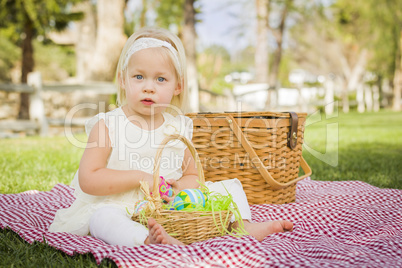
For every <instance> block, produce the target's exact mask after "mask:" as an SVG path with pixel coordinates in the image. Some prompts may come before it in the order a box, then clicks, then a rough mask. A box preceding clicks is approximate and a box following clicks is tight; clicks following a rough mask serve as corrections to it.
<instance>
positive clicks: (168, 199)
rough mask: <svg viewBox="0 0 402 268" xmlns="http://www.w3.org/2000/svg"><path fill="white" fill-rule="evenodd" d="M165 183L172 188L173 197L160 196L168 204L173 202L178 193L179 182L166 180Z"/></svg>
mask: <svg viewBox="0 0 402 268" xmlns="http://www.w3.org/2000/svg"><path fill="white" fill-rule="evenodd" d="M165 181H166V183H167V184H169V185H171V186H172V187H173V195H172V196H171V197H169V196H166V195H165V196H162V199H163V200H165V201H166V202H168V203H169V202H171V201H173V200H174V198H175V196H176V194H177V193H178V192H180V187H179V182H178V181H177V180H175V179H166V180H165Z"/></svg>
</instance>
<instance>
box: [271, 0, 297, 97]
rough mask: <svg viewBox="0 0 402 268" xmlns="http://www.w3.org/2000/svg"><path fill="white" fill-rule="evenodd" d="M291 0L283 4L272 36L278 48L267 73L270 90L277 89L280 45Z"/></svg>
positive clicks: (280, 57) (280, 54) (280, 58)
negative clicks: (278, 21) (276, 27)
mask: <svg viewBox="0 0 402 268" xmlns="http://www.w3.org/2000/svg"><path fill="white" fill-rule="evenodd" d="M291 3H292V0H288V1H286V2H285V4H284V5H285V6H284V7H283V10H282V16H281V22H280V24H279V28H278V30H277V31H276V34H274V36H275V37H276V43H277V46H278V48H277V49H276V50H275V53H274V59H273V62H272V69H271V71H270V73H269V86H270V88H275V89H276V88H277V85H278V80H279V68H280V66H281V60H282V44H283V33H284V32H285V26H286V18H287V15H288V11H289V6H290V5H291Z"/></svg>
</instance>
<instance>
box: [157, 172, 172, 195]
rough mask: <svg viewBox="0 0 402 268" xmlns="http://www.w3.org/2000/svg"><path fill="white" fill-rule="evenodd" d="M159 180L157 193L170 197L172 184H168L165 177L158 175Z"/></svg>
mask: <svg viewBox="0 0 402 268" xmlns="http://www.w3.org/2000/svg"><path fill="white" fill-rule="evenodd" d="M160 178H161V182H160V184H159V194H160V195H161V197H162V196H168V197H172V196H173V188H172V185H170V184H168V183H167V182H166V181H165V179H164V178H163V177H162V176H160Z"/></svg>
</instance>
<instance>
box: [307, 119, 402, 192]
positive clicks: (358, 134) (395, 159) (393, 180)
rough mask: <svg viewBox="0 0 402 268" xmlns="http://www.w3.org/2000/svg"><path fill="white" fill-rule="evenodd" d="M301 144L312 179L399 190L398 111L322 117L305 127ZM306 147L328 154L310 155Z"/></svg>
mask: <svg viewBox="0 0 402 268" xmlns="http://www.w3.org/2000/svg"><path fill="white" fill-rule="evenodd" d="M313 119H314V117H313V116H311V117H310V118H309V121H315V120H313ZM327 128H328V129H329V131H328V134H329V138H328V139H327ZM336 141H337V144H336ZM305 145H306V146H305V149H304V151H303V155H304V157H305V159H306V161H307V162H308V163H309V164H310V166H311V168H312V170H313V175H312V179H315V180H330V181H338V180H359V181H365V182H367V183H370V184H372V185H374V186H377V187H381V188H395V189H402V113H395V112H380V113H365V114H358V113H349V114H339V116H336V117H333V118H328V119H325V118H324V119H323V120H321V121H319V122H317V123H313V124H310V125H308V126H307V127H306V130H305ZM307 147H310V148H312V149H313V150H315V151H318V152H320V153H322V154H325V155H327V156H328V157H322V156H321V157H317V156H313V155H312V153H310V152H309V151H308V150H307ZM325 160H326V161H325Z"/></svg>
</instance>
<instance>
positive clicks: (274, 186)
mask: <svg viewBox="0 0 402 268" xmlns="http://www.w3.org/2000/svg"><path fill="white" fill-rule="evenodd" d="M226 119H227V121H228V123H229V126H230V128H231V129H232V130H233V132H234V134H235V135H236V137H237V139H238V140H239V142H240V143H241V144H242V146H243V148H244V149H245V150H246V152H247V153H248V154H249V155H250V157H251V159H253V161H252V162H253V163H254V165H255V167H256V168H257V169H258V171H259V172H260V174H261V176H262V177H263V178H264V180H265V181H266V182H267V183H268V184H269V185H270V186H271V187H272V189H274V190H278V189H282V188H285V187H288V186H290V185H292V184H293V183H295V182H298V181H300V180H302V179H304V178H306V177H308V176H310V175H311V168H310V167H309V165H308V164H307V162H306V160H304V158H303V156H302V157H301V159H300V166H301V168H302V169H303V172H304V175H303V176H300V177H298V178H296V179H294V180H292V181H290V182H287V183H280V182H277V181H276V180H275V179H274V178H272V176H271V174H270V173H269V172H268V170H267V169H266V168H265V167H264V164H263V163H262V161H261V159H260V158H259V157H258V155H257V153H256V152H255V150H254V149H253V147H252V146H251V144H250V142H249V141H248V140H247V138H246V137H245V136H244V133H243V131H242V130H241V129H240V127H239V125H238V124H237V122H236V120H235V119H234V117H233V116H232V115H227V118H226Z"/></svg>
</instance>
